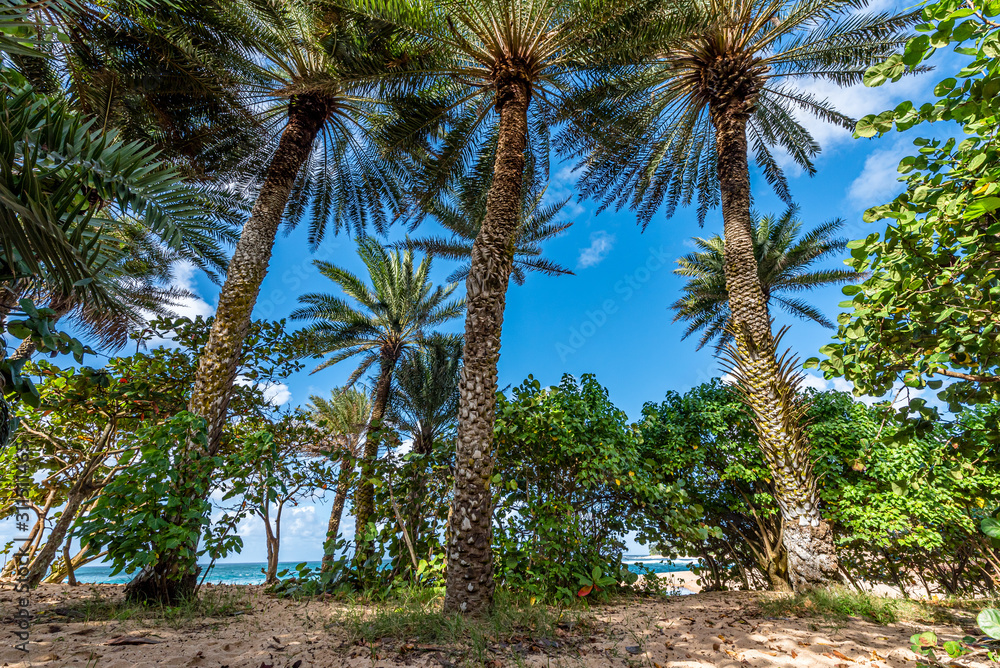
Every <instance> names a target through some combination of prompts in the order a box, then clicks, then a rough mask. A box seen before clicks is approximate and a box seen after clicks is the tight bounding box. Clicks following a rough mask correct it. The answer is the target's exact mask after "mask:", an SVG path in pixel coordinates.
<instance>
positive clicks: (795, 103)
mask: <svg viewBox="0 0 1000 668" xmlns="http://www.w3.org/2000/svg"><path fill="white" fill-rule="evenodd" d="M865 4H866V2H865V0H861V2H857V1H854V0H697V1H696V2H693V3H692V4H691V5H689V6H687V7H684V8H683V9H684V10H685V11H693V12H695V13H696V14H697V15H698V17H699V18H698V21H699V24H700V25H699V27H698V28H697V29H695V30H692V31H690V32H689V33H688V34H687V35H686V36H683V37H681V38H680V39H674V40H673V41H672V42H670V43H667V42H663V43H660V44H655V41H656V40H652V43H651V46H652V48H650V49H649V50H648V52H647V54H646V56H645V57H643V58H635V59H634V60H633V62H632V63H631V64H627V63H626V64H623V65H622V66H621V67H620V68H618V69H616V70H614V72H613V74H612V75H611V76H608V77H605V78H604V80H603V81H602V82H601V83H600V84H598V85H595V86H594V87H592V89H591V90H590V91H589V92H588V93H587V94H585V95H582V96H580V97H579V98H578V100H577V103H578V104H579V105H580V106H579V109H580V113H579V114H578V116H577V118H576V119H575V120H576V123H577V126H578V131H577V132H575V133H573V134H571V135H569V139H568V141H567V144H566V146H565V147H564V148H565V149H566V150H570V151H577V152H578V154H583V155H585V158H586V159H585V160H584V161H583V163H582V168H583V175H582V178H581V186H582V192H583V193H584V194H587V195H601V194H602V193H603V195H601V197H602V201H603V204H604V205H608V204H610V203H612V202H614V201H617V202H618V204H619V205H622V204H625V203H628V204H630V205H631V206H632V207H634V208H636V209H637V210H638V211H639V216H640V221H641V222H642V223H643V224H645V223H647V222H648V221H649V220H650V219H651V217H652V216H653V215H654V213H655V212H656V211H657V210H658V209H659V208H660V207H661V204H663V203H664V202H665V203H666V213H667V215H668V216H669V215H671V214H672V213H673V212H674V210H675V208H676V207H677V206H678V205H687V204H688V203H690V202H691V200H692V198H693V197H694V196H695V195H697V197H698V202H699V215H700V216H701V217H704V215H705V213H706V211H707V209H708V208H709V207H711V206H714V205H716V204H718V203H719V201H720V200H721V204H722V217H723V222H724V232H725V240H726V243H725V257H724V271H725V275H726V286H727V292H728V295H729V308H730V312H731V314H732V326H733V335H734V339H735V348H733V349H732V351H733V355H734V363H735V366H736V367H738V370H739V369H741V370H742V372H741V373H739V374H738V375H739V377H741V378H744V379H746V380H747V381H748V382H749V383H750V385H749V386H748V387H746V388H744V389H745V390H746V397H747V400H748V402H749V405H750V407H751V409H752V411H753V413H754V414H755V415H756V418H757V427H758V429H759V435H760V439H759V441H760V443H761V448H762V451H763V452H764V454H765V457H766V459H767V461H768V463H769V465H770V467H771V470H772V472H773V475H774V480H775V487H776V489H777V490H778V503H779V505H780V506H781V509H782V513H783V516H784V521H785V530H784V538H783V540H784V544H785V547H786V548H787V549H788V553H789V567H790V572H791V575H792V581H793V584H794V585H795V586H796V588H797V589H801V588H806V587H809V586H812V585H814V584H820V583H824V582H828V581H830V580H832V579H836V578H837V577H838V574H837V570H838V569H837V557H836V552H835V550H834V545H833V534H832V531H831V528H830V525H829V524H828V523H827V522H826V521H825V520H824V519H823V518H822V516H821V514H820V512H819V508H818V505H819V497H818V495H817V493H816V485H817V481H816V477H815V475H814V474H813V471H812V465H811V462H810V459H809V456H808V443H807V442H806V439H805V434H804V433H803V425H802V423H801V421H800V420H796V419H794V417H795V416H796V415H797V414H798V413H799V408H798V407H796V406H794V405H792V403H794V401H795V400H796V399H795V397H797V396H798V395H797V394H796V392H795V391H794V387H792V385H794V384H795V382H796V380H797V377H798V375H799V373H800V372H798V371H797V370H795V369H794V368H792V367H790V366H783V367H779V362H778V359H777V355H776V343H775V337H773V336H772V333H771V321H770V318H769V314H768V309H767V302H766V299H765V297H764V292H763V289H762V287H761V282H760V276H759V273H758V271H757V263H756V259H755V257H754V245H753V231H752V226H751V221H752V217H751V214H750V207H751V195H750V176H749V162H748V160H749V151H750V150H751V149H752V150H753V152H754V155H755V159H756V162H757V164H758V166H759V167H760V168H761V170H762V171H763V174H764V176H765V177H766V179H767V180H768V182H769V183H771V185H772V186H773V187H774V188H775V190H776V191H777V193H778V195H779V196H781V197H782V198H783V199H784V200H785V201H786V202H789V203H790V199H791V197H790V194H789V192H788V184H787V182H786V179H785V177H784V174H783V173H782V170H781V168H780V166H779V163H778V161H777V160H776V159H775V157H774V155H773V153H772V150H773V149H774V148H775V147H778V148H780V149H782V150H783V151H784V152H786V153H787V154H788V155H789V156H790V157H791V159H792V160H793V161H794V162H795V163H796V164H798V165H799V166H801V167H802V168H803V169H805V170H806V171H807V172H808V173H810V174H812V173H813V172H814V171H815V170H814V167H813V164H812V157H813V156H815V155H816V153H817V152H818V151H819V146H818V145H817V143H816V141H815V140H814V139H813V138H812V136H811V135H810V134H809V132H808V131H807V130H806V128H805V127H803V125H802V124H801V123H800V122H799V120H798V118H797V116H796V114H797V112H805V113H808V114H812V115H814V116H817V117H819V118H820V119H822V120H826V121H828V122H832V123H835V124H837V125H840V126H841V127H846V128H852V127H853V126H854V121H853V120H852V119H850V118H848V117H847V116H845V115H844V114H841V113H839V112H837V111H836V110H835V109H834V108H833V106H832V105H831V104H830V103H829V102H828V101H826V100H822V99H819V98H817V97H816V96H814V95H812V94H811V93H809V92H807V91H805V90H803V89H802V88H799V87H797V86H796V85H795V82H796V81H801V80H803V79H806V80H814V79H818V80H825V81H830V82H832V83H834V84H837V85H851V84H855V83H860V82H861V79H862V76H863V74H864V72H865V70H866V69H867V68H868V66H869V65H871V64H873V63H875V62H880V61H881V60H882V59H884V58H885V57H886V56H887V55H888V54H890V53H892V52H893V51H895V50H896V49H897V48H899V47H901V45H902V44H903V43H904V42H905V39H906V37H907V28H908V27H909V26H910V25H912V24H913V23H914V22H915V21H916V20H917V18H918V12H911V13H907V14H892V13H888V12H881V13H868V14H865V13H860V11H859V10H861V9H863V7H864V6H865ZM662 6H663V10H662V11H664V12H671V11H677V5H676V3H667V2H664V3H662ZM657 17H658V15H657V13H656V12H654V13H652V14H650V20H649V22H650V23H653V24H655V22H656V21H657V20H658V18H657ZM654 32H655V31H654ZM785 361H788V360H785ZM782 370H784V372H785V373H782ZM789 402H792V403H789Z"/></svg>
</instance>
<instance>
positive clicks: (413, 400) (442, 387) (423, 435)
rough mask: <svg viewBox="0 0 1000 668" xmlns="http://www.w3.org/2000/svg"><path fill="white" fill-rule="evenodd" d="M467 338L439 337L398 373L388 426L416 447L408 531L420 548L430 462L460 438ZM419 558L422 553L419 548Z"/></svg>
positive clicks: (406, 360)
mask: <svg viewBox="0 0 1000 668" xmlns="http://www.w3.org/2000/svg"><path fill="white" fill-rule="evenodd" d="M461 366H462V337H461V336H458V335H454V334H438V333H434V334H431V335H429V336H427V337H426V338H425V339H424V341H423V342H422V344H421V345H420V347H419V348H417V349H416V350H414V351H412V352H411V353H410V354H409V355H407V356H406V357H404V358H403V359H402V360H400V362H399V364H398V365H397V367H396V383H395V392H394V393H393V398H392V402H391V403H390V406H389V413H388V421H389V422H390V423H392V424H393V425H394V426H395V427H396V428H397V429H399V430H401V431H403V432H405V433H407V434H409V436H410V439H411V441H412V443H413V446H412V450H411V452H412V454H413V455H414V459H415V461H414V462H413V471H412V473H413V477H412V480H411V481H410V493H409V498H408V500H407V506H408V512H407V523H406V528H407V531H409V532H410V536H411V538H412V540H413V544H414V545H415V546H419V545H420V537H421V534H422V533H423V531H424V527H423V524H424V522H423V520H424V516H423V514H422V513H421V512H420V510H421V506H422V505H423V504H422V501H423V496H424V490H425V488H426V482H427V461H426V459H427V457H428V456H429V455H430V454H431V452H432V451H433V449H434V443H435V442H437V441H439V440H441V439H446V438H449V437H450V436H451V435H453V434H454V431H455V426H456V424H457V422H458V405H459V392H458V381H459V374H460V372H461ZM417 551H418V552H420V551H422V550H420V549H419V547H418V550H417Z"/></svg>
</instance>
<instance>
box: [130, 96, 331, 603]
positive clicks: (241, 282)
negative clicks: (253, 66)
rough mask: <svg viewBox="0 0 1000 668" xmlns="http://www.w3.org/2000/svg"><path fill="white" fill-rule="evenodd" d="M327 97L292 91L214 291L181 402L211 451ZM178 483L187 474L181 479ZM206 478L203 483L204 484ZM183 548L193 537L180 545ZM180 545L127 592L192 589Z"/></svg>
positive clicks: (168, 596) (190, 562)
mask: <svg viewBox="0 0 1000 668" xmlns="http://www.w3.org/2000/svg"><path fill="white" fill-rule="evenodd" d="M330 109H331V105H330V102H329V101H328V100H327V99H325V98H323V97H321V96H309V97H295V98H293V99H292V102H291V104H290V105H289V109H288V125H287V126H286V127H285V130H284V132H283V133H282V135H281V139H280V141H279V142H278V148H277V150H276V151H275V153H274V156H273V157H272V159H271V164H270V165H269V166H268V169H267V177H266V178H265V180H264V184H263V186H262V187H261V190H260V194H259V195H258V196H257V201H256V202H255V203H254V207H253V211H252V212H251V214H250V219H249V220H247V222H246V224H245V225H244V226H243V232H242V233H241V234H240V240H239V242H238V243H237V244H236V250H235V251H234V253H233V258H232V260H230V262H229V269H228V271H227V274H226V282H225V284H224V285H223V286H222V292H221V294H220V295H219V306H218V308H217V310H216V312H215V321H214V322H213V323H212V330H211V332H210V333H209V338H208V343H207V344H206V345H205V350H204V352H202V354H201V359H200V360H199V363H198V371H197V373H196V374H195V381H194V389H193V391H192V393H191V400H190V403H189V405H188V410H190V411H191V412H192V413H195V414H197V415H200V416H202V417H204V418H205V420H206V421H207V423H208V449H209V452H208V453H206V454H208V455H210V456H211V455H215V453H216V452H217V451H218V448H219V438H220V436H221V435H222V428H223V425H224V424H225V421H226V412H227V410H228V408H229V400H230V396H231V394H232V388H233V381H234V380H235V378H236V371H237V368H238V366H239V361H240V356H241V355H242V352H243V340H244V339H245V338H246V336H247V332H248V331H249V329H250V319H251V315H252V313H253V307H254V304H255V303H256V301H257V294H258V293H259V291H260V284H261V283H262V282H263V280H264V276H265V275H266V274H267V266H268V264H269V263H270V261H271V251H272V249H273V248H274V240H275V236H276V235H277V232H278V226H279V225H280V224H281V218H282V215H283V214H284V211H285V206H286V205H287V204H288V197H289V195H290V194H291V191H292V186H293V184H294V183H295V178H296V176H297V175H298V173H299V170H300V169H301V168H302V165H303V163H304V162H305V161H306V159H307V158H308V157H309V152H310V151H311V150H312V145H313V142H314V141H315V140H316V136H317V135H318V134H319V131H320V129H321V128H322V127H323V123H325V122H326V118H327V116H328V115H329V113H330ZM181 478H182V482H183V483H184V486H187V485H189V484H190V482H191V481H188V480H184V476H183V475H182V476H181ZM207 487H208V486H207V485H205V486H203V488H207ZM184 547H185V548H186V550H187V551H188V553H189V554H191V555H194V554H195V553H196V551H197V541H195V544H194V545H186V546H184ZM180 553H181V550H175V551H171V552H169V553H167V554H164V555H163V556H162V557H161V558H160V559H159V561H158V563H156V564H154V565H153V566H152V567H150V568H146V569H144V570H143V571H142V572H141V573H140V574H139V575H137V576H136V577H135V578H134V579H133V580H132V581H131V582H130V583H129V584H128V586H127V587H126V590H125V592H126V596H127V597H128V598H129V599H132V600H146V599H155V600H158V601H162V602H170V601H173V600H177V599H178V598H179V597H182V596H184V595H186V594H190V593H191V592H193V590H194V586H195V578H196V572H197V571H196V566H195V560H194V558H193V557H192V558H189V559H187V560H186V562H187V563H185V564H183V565H182V564H181V563H180V562H181V559H180V556H179V555H180Z"/></svg>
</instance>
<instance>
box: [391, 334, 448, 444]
mask: <svg viewBox="0 0 1000 668" xmlns="http://www.w3.org/2000/svg"><path fill="white" fill-rule="evenodd" d="M461 365H462V337H461V336H459V335H455V334H438V333H434V334H431V335H429V336H427V337H425V338H424V340H423V342H422V343H421V345H420V346H419V347H417V348H416V349H415V350H413V351H411V352H410V353H409V354H408V355H407V356H406V357H404V358H403V359H401V360H400V361H399V363H398V364H397V365H396V370H395V380H396V383H395V394H394V396H393V398H392V401H391V402H390V403H389V407H390V408H389V421H390V422H391V423H392V424H395V425H396V426H397V427H398V428H399V429H401V430H403V431H405V432H408V433H410V434H413V435H416V434H424V435H427V436H429V437H430V440H431V441H432V442H433V441H434V440H435V439H438V438H444V437H446V436H447V434H448V433H449V432H450V431H451V430H452V429H454V427H455V425H456V424H457V422H458V403H459V392H458V379H459V370H460V369H461Z"/></svg>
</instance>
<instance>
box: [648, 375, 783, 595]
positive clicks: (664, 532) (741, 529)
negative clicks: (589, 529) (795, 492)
mask: <svg viewBox="0 0 1000 668" xmlns="http://www.w3.org/2000/svg"><path fill="white" fill-rule="evenodd" d="M639 429H640V432H641V435H642V446H641V447H642V448H643V451H644V456H645V457H648V458H650V459H652V460H653V461H655V462H656V464H657V466H656V469H655V471H656V475H657V476H658V477H659V479H661V480H663V481H665V482H668V483H676V482H679V481H683V483H684V487H685V489H686V490H687V492H688V494H690V496H691V500H692V501H693V502H695V503H698V504H699V505H700V506H701V507H702V508H704V512H705V517H704V522H705V523H706V524H707V525H709V526H712V527H717V528H718V529H720V530H721V533H714V534H713V535H711V536H708V537H707V538H706V537H704V536H700V537H694V539H693V540H692V539H691V538H690V537H688V536H687V535H685V534H684V533H682V532H678V531H675V530H673V529H672V528H671V527H667V526H664V527H662V529H661V531H660V533H659V534H658V536H657V538H658V545H657V551H658V552H659V553H660V554H663V555H664V556H670V557H678V556H697V557H700V558H701V566H700V567H698V566H695V567H694V568H695V569H696V572H697V573H698V574H699V576H700V578H701V580H702V583H703V585H704V586H705V587H706V588H707V587H711V588H714V589H722V588H725V587H727V586H732V584H735V583H738V584H739V585H742V586H744V587H747V586H761V587H765V588H766V587H768V586H769V585H770V578H769V568H770V569H771V570H772V571H773V573H774V576H776V577H777V578H778V579H779V580H780V579H785V580H787V573H786V571H787V567H786V565H785V563H784V552H783V550H782V548H781V540H780V528H781V516H780V513H779V512H778V506H777V504H776V503H775V502H774V495H773V489H772V486H771V480H770V475H769V473H768V470H767V466H766V465H765V464H764V460H763V458H762V457H761V454H760V450H759V448H758V446H757V437H756V435H755V432H754V430H753V424H752V422H751V420H750V417H749V415H748V414H747V412H746V409H745V407H744V405H743V403H742V401H741V400H740V398H739V395H738V394H737V393H736V392H735V391H734V390H733V389H732V388H731V387H729V386H727V385H723V384H722V383H721V382H720V381H718V380H713V381H712V382H710V383H705V384H703V385H699V386H698V387H695V388H692V389H691V390H690V391H688V392H687V393H685V394H680V393H677V392H668V393H667V396H666V398H665V399H664V400H663V401H662V402H660V403H659V404H655V403H652V402H648V403H646V404H645V405H644V406H643V409H642V420H641V422H640V423H639Z"/></svg>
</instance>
